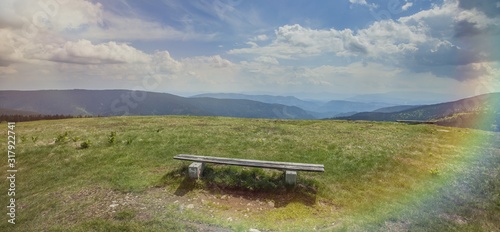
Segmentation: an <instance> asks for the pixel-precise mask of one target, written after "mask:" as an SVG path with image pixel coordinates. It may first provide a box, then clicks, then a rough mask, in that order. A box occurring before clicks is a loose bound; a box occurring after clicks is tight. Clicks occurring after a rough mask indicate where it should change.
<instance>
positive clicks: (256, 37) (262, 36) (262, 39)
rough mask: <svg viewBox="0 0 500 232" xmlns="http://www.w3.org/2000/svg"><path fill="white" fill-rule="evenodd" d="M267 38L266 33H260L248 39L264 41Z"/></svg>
mask: <svg viewBox="0 0 500 232" xmlns="http://www.w3.org/2000/svg"><path fill="white" fill-rule="evenodd" d="M268 39H269V37H267V35H264V34H262V35H257V36H255V37H253V38H251V39H250V41H266V40H268Z"/></svg>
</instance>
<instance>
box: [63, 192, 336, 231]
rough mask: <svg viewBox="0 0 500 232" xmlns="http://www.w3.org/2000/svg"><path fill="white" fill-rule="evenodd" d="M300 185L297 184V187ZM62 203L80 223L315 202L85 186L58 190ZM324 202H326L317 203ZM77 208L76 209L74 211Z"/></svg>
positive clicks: (200, 226)
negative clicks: (129, 213) (126, 215)
mask: <svg viewBox="0 0 500 232" xmlns="http://www.w3.org/2000/svg"><path fill="white" fill-rule="evenodd" d="M298 188H300V186H298ZM58 195H59V196H57V197H59V199H62V201H63V203H64V204H74V206H71V207H70V208H77V209H78V212H76V213H74V214H68V215H67V216H66V217H65V218H64V219H63V221H64V222H66V223H68V224H74V223H79V222H81V221H82V220H85V219H90V218H102V219H106V220H120V218H118V217H119V216H117V215H119V214H120V212H123V211H132V212H134V213H133V218H131V220H136V221H148V220H152V219H153V218H154V217H155V216H158V215H162V214H164V213H166V212H167V211H168V210H170V211H172V208H174V209H175V210H174V211H175V212H174V213H178V214H183V213H184V212H185V211H186V210H196V211H198V212H202V213H206V214H205V215H207V218H209V217H212V218H213V217H222V218H223V220H227V221H229V222H231V221H236V220H239V219H244V218H249V217H252V216H253V215H258V214H260V213H262V212H264V211H268V210H272V209H275V208H279V207H285V206H286V205H287V204H289V203H291V202H301V203H303V204H305V205H309V206H311V207H312V206H314V205H315V204H316V198H315V195H312V196H310V195H305V194H300V193H297V192H296V191H282V192H278V193H276V192H267V193H266V192H255V191H243V190H221V189H210V190H199V189H188V190H186V189H184V190H182V191H181V190H179V189H178V190H177V191H175V192H173V191H172V190H168V189H167V188H165V187H152V188H150V189H148V190H146V191H144V192H141V193H122V192H119V191H113V190H111V189H106V188H102V187H92V188H85V189H83V190H81V191H79V192H71V193H69V192H66V193H59V194H58ZM318 204H321V205H325V204H329V203H327V202H319V203H318ZM75 211H76V210H75ZM180 223H183V224H186V225H189V226H192V227H195V228H197V230H198V231H230V230H227V229H225V228H221V227H218V226H214V225H209V224H204V223H198V222H191V221H181V222H180Z"/></svg>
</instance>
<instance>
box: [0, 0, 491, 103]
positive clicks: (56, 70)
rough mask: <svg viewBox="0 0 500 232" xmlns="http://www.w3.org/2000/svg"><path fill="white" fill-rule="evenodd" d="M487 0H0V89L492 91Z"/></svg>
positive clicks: (328, 94)
mask: <svg viewBox="0 0 500 232" xmlns="http://www.w3.org/2000/svg"><path fill="white" fill-rule="evenodd" d="M498 41H500V1H497V0H477V1H472V0H470V1H467V0H444V1H428V0H421V1H417V0H399V1H398V0H388V1H378V0H338V1H321V0H317V1H311V0H305V1H302V0H289V1H285V0H274V1H264V0H252V1H246V0H191V1H181V0H179V1H173V0H163V1H160V0H159V1H154V0H145V1H132V0H121V1H120V0H116V1H115V0H113V1H112V0H91V1H85V0H33V1H31V0H2V1H1V2H0V89H1V90H41V89H133V90H146V91H153V92H167V93H173V94H179V95H182V96H189V95H194V94H199V93H220V92H230V93H250V94H257V93H258V94H272V95H287V96H288V95H294V96H298V97H302V98H318V99H319V98H322V99H327V98H339V97H342V96H345V97H346V96H353V95H358V94H374V93H386V92H428V93H439V94H446V95H450V96H456V97H467V96H473V95H478V94H483V93H488V92H498V91H500V72H499V70H500V62H499V61H500V43H499V42H498Z"/></svg>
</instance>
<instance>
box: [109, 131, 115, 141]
mask: <svg viewBox="0 0 500 232" xmlns="http://www.w3.org/2000/svg"><path fill="white" fill-rule="evenodd" d="M115 140H116V132H114V131H112V132H111V133H110V134H109V136H108V143H109V144H113V143H115Z"/></svg>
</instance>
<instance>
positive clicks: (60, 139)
mask: <svg viewBox="0 0 500 232" xmlns="http://www.w3.org/2000/svg"><path fill="white" fill-rule="evenodd" d="M66 141H68V132H67V131H66V132H64V134H59V135H58V136H57V138H56V143H64V142H66Z"/></svg>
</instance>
